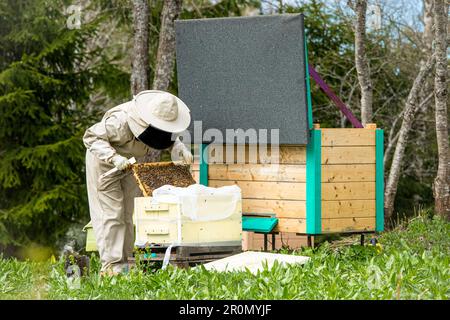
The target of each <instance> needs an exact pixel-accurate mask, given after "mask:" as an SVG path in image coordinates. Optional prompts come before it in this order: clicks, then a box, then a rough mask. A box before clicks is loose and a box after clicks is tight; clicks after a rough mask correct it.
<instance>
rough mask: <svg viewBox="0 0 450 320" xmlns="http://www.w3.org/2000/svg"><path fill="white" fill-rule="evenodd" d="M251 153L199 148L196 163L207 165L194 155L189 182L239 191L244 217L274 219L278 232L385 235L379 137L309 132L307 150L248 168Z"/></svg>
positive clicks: (290, 150)
mask: <svg viewBox="0 0 450 320" xmlns="http://www.w3.org/2000/svg"><path fill="white" fill-rule="evenodd" d="M254 147H255V146H249V145H245V146H244V145H239V146H238V145H234V146H231V148H234V150H235V152H234V154H233V157H234V158H233V159H231V158H230V156H229V155H227V154H226V147H225V146H223V145H209V146H208V147H207V148H206V147H205V145H202V147H201V148H197V149H204V150H208V151H205V152H204V153H203V155H202V157H203V158H205V157H208V159H211V160H212V161H209V163H206V162H201V161H200V155H201V153H200V152H198V151H196V152H195V154H196V155H197V156H196V158H195V163H194V167H193V175H194V178H195V179H196V181H197V182H199V183H203V184H207V185H209V186H212V187H220V186H225V185H232V184H237V185H238V186H239V187H240V188H241V189H242V197H243V200H242V211H243V212H244V213H275V214H276V216H277V217H278V218H279V223H278V226H277V227H276V229H275V231H277V232H289V233H297V234H304V235H319V234H324V233H352V232H355V233H356V232H374V231H382V230H383V221H384V214H383V188H384V183H383V179H384V177H383V130H380V129H376V126H368V127H367V128H362V129H359V128H357V129H346V128H342V129H341V128H339V129H334V128H333V129H325V128H323V129H320V128H317V127H315V128H314V129H313V130H311V139H310V143H309V144H308V145H307V146H295V145H281V146H280V148H279V164H273V163H272V164H270V163H269V164H268V163H265V159H262V158H261V156H258V159H257V163H254V162H255V161H251V157H252V155H251V153H250V152H249V150H250V149H251V148H254ZM268 149H269V153H270V147H268ZM217 153H222V156H223V160H222V161H216V159H217V158H220V157H217ZM269 155H270V154H269ZM227 156H228V157H229V159H227ZM238 159H245V161H244V163H238V161H237V160H238ZM228 160H229V161H228Z"/></svg>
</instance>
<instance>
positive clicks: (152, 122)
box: [127, 90, 191, 137]
mask: <svg viewBox="0 0 450 320" xmlns="http://www.w3.org/2000/svg"><path fill="white" fill-rule="evenodd" d="M127 122H128V126H129V127H130V130H131V132H133V134H134V136H135V137H139V136H140V135H141V134H143V133H144V131H146V130H147V128H149V127H150V126H151V127H154V128H156V129H159V130H162V131H165V132H169V133H180V132H183V131H184V130H186V129H187V127H188V126H189V124H190V123H191V114H190V111H189V108H188V107H187V106H186V104H185V103H184V102H183V101H181V99H179V98H178V97H176V96H174V95H173V94H170V93H168V92H164V91H159V90H146V91H141V92H140V93H139V94H138V95H136V96H135V97H134V98H133V100H132V101H130V104H129V109H128V119H127Z"/></svg>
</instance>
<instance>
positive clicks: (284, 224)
mask: <svg viewBox="0 0 450 320" xmlns="http://www.w3.org/2000/svg"><path fill="white" fill-rule="evenodd" d="M274 231H275V232H295V233H306V219H285V218H279V219H278V224H277V225H276V226H275V228H274Z"/></svg>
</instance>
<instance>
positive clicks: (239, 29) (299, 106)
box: [175, 14, 308, 144]
mask: <svg viewBox="0 0 450 320" xmlns="http://www.w3.org/2000/svg"><path fill="white" fill-rule="evenodd" d="M175 26H176V48H177V72H178V75H177V76H178V95H179V97H180V98H181V99H182V100H183V101H184V102H186V104H187V105H188V106H189V108H190V109H191V112H192V119H193V120H202V121H203V124H202V126H203V130H206V129H208V128H217V129H219V130H221V131H222V132H223V135H224V137H225V130H226V129H244V130H247V129H249V128H254V129H279V130H280V133H279V134H280V143H282V144H307V143H308V116H307V103H306V85H305V58H304V56H305V55H304V25H303V15H300V14H283V15H272V16H254V17H237V18H214V19H195V20H178V21H176V24H175ZM192 128H193V126H192V124H191V127H190V129H191V130H192ZM199 142H200V141H196V143H199ZM205 142H206V141H205ZM216 142H221V141H216Z"/></svg>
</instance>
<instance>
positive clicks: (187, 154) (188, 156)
mask: <svg viewBox="0 0 450 320" xmlns="http://www.w3.org/2000/svg"><path fill="white" fill-rule="evenodd" d="M183 147H184V148H183V149H182V150H181V153H182V157H181V161H182V162H183V163H184V164H192V162H193V161H194V156H193V155H192V153H191V151H190V150H189V149H188V148H186V146H185V145H184V144H183Z"/></svg>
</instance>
